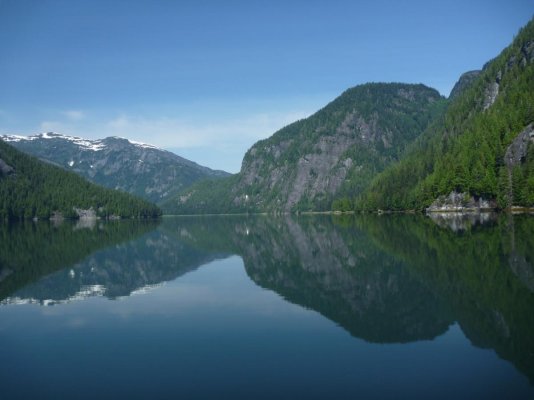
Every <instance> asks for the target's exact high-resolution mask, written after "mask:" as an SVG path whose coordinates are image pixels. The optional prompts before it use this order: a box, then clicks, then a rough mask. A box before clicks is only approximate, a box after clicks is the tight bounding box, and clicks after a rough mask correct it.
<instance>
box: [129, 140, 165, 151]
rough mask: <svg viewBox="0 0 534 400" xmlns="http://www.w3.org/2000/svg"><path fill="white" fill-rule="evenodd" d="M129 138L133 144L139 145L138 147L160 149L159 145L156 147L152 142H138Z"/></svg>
mask: <svg viewBox="0 0 534 400" xmlns="http://www.w3.org/2000/svg"><path fill="white" fill-rule="evenodd" d="M126 140H128V141H129V142H130V143H131V144H133V145H135V146H137V147H142V148H145V149H156V150H159V147H156V146H154V145H152V144H147V143H143V142H137V141H135V140H130V139H126Z"/></svg>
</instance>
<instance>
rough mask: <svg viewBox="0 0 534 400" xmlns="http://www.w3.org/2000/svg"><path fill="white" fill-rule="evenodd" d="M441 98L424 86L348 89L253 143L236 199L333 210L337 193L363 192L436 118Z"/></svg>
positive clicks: (264, 204) (235, 191) (265, 205)
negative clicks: (266, 137) (292, 122)
mask: <svg viewBox="0 0 534 400" xmlns="http://www.w3.org/2000/svg"><path fill="white" fill-rule="evenodd" d="M440 100H441V98H440V96H439V94H438V93H437V92H436V91H435V90H433V89H430V88H427V87H425V86H423V85H404V84H368V85H363V86H359V87H356V88H353V89H350V90H348V91H347V92H345V93H343V94H342V95H341V96H340V97H339V98H337V99H336V100H334V101H333V102H332V103H330V104H329V105H328V106H326V107H325V108H324V109H322V110H320V111H319V112H318V113H316V114H315V115H313V116H312V117H310V118H309V119H307V120H304V121H299V122H296V123H295V124H293V125H290V126H288V127H287V128H284V129H282V130H281V131H279V132H277V133H276V134H274V135H273V136H272V137H271V138H269V139H267V140H265V141H261V142H258V143H256V144H255V145H254V146H253V147H252V148H251V149H250V150H249V152H248V153H247V154H246V155H245V158H244V160H243V165H242V168H241V173H240V179H239V182H238V183H237V185H236V186H235V187H234V188H233V194H234V196H233V199H232V200H233V202H234V204H236V205H241V204H243V205H244V204H245V203H246V202H251V203H253V204H255V205H256V207H257V208H259V209H271V210H272V209H274V210H280V211H294V210H295V209H302V210H306V209H330V207H331V199H332V198H333V197H334V196H335V195H336V194H338V193H340V192H341V193H343V192H346V193H347V194H348V193H350V194H353V195H355V194H357V193H359V192H360V191H361V190H362V189H363V188H364V187H365V186H366V185H367V184H368V182H369V180H370V179H371V177H372V176H373V175H374V174H376V173H377V172H379V171H381V170H382V169H383V168H384V167H385V166H386V165H388V164H389V163H391V162H393V161H395V160H396V159H397V158H398V156H399V155H400V153H401V152H402V150H403V149H404V148H405V147H406V145H407V144H409V143H410V142H412V141H413V140H414V139H415V138H417V137H418V136H419V134H420V133H421V132H422V131H423V129H424V128H426V126H427V124H428V123H430V122H431V121H432V119H433V113H434V112H435V111H436V108H438V104H439V103H440ZM273 193H275V194H276V196H275V198H272V199H270V198H269V197H271V196H272V194H273ZM247 196H248V197H247Z"/></svg>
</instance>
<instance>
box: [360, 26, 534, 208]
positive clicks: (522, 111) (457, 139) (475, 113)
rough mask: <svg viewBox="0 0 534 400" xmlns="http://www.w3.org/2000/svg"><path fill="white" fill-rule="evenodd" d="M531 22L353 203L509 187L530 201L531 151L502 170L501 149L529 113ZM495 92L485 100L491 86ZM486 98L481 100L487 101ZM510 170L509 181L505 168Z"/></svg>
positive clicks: (410, 202)
mask: <svg viewBox="0 0 534 400" xmlns="http://www.w3.org/2000/svg"><path fill="white" fill-rule="evenodd" d="M533 40H534V22H533V21H531V22H530V23H529V24H528V25H527V26H526V27H525V28H523V29H522V30H521V31H520V32H519V34H518V35H517V37H516V39H515V40H514V42H513V44H512V45H511V46H510V47H508V48H507V49H505V50H504V51H503V52H502V53H501V55H500V56H499V57H497V58H496V59H494V60H492V61H491V62H490V63H488V64H487V66H486V67H485V68H484V70H483V71H482V73H481V74H480V75H479V76H478V77H477V78H476V79H475V80H474V81H473V82H472V83H471V86H470V87H469V88H467V89H464V90H463V91H462V93H460V94H459V95H458V97H455V98H454V100H453V101H452V102H451V104H450V105H449V107H448V109H447V111H446V113H445V115H444V117H443V118H441V119H439V120H438V121H437V122H435V123H434V124H432V126H431V127H430V128H429V129H427V131H426V132H425V133H424V134H423V135H422V136H421V137H420V139H418V140H417V141H416V143H415V144H414V145H413V146H412V147H411V149H410V150H409V151H408V152H407V155H406V157H404V159H402V160H401V161H400V162H399V163H396V164H394V165H392V166H391V167H389V168H388V169H386V170H385V171H384V172H383V173H382V174H380V175H379V176H377V177H376V178H375V179H374V180H373V182H372V183H371V185H370V186H369V187H368V188H367V190H366V192H365V194H364V195H363V196H362V197H361V198H359V199H358V201H357V204H356V208H358V209H377V208H381V209H389V210H401V209H422V208H424V207H427V206H428V205H430V203H431V202H432V201H433V200H434V199H436V198H437V197H438V196H439V195H444V194H448V193H450V192H451V191H453V190H455V191H458V192H465V193H469V194H470V195H473V196H475V197H485V198H492V199H497V201H498V204H499V205H500V206H501V207H505V206H507V205H508V204H507V203H508V201H507V198H508V197H509V194H511V195H512V197H513V199H514V200H513V203H514V204H515V205H523V206H529V205H532V201H531V200H532V198H531V197H530V196H531V189H530V188H531V182H532V180H531V176H532V175H531V174H530V172H529V171H531V169H530V168H531V167H530V163H531V162H532V161H531V159H532V156H529V158H528V159H527V161H526V162H523V164H522V165H520V166H518V169H517V170H516V171H513V172H512V171H507V170H506V168H507V167H506V166H505V165H504V154H505V152H506V149H507V147H508V146H509V145H510V144H511V143H512V141H513V140H514V138H515V137H516V136H517V135H518V134H519V133H520V132H521V131H522V130H524V129H525V127H526V126H527V125H528V124H530V123H531V122H533V121H534V112H533V107H534V60H533V59H534V49H533V48H532V47H533V46H532V42H533ZM496 82H498V86H499V90H498V92H499V94H498V96H497V98H496V100H495V102H494V103H493V104H491V105H490V106H489V108H488V107H484V106H485V105H486V106H488V105H489V103H487V97H488V91H489V89H490V87H491V86H492V85H494V84H495V83H496ZM485 102H486V104H485ZM508 173H513V175H514V178H513V179H512V187H510V186H509V183H507V179H506V176H507V174H508Z"/></svg>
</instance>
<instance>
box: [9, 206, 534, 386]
mask: <svg viewBox="0 0 534 400" xmlns="http://www.w3.org/2000/svg"><path fill="white" fill-rule="evenodd" d="M0 239H1V241H0V248H1V250H2V251H1V252H0V300H1V303H2V304H3V305H4V306H7V305H9V304H15V303H38V304H42V305H54V304H60V303H64V302H70V301H73V300H80V299H83V298H86V297H91V296H105V297H107V298H109V299H117V298H123V297H124V296H130V295H132V294H136V293H139V292H143V291H146V290H151V289H153V290H157V287H158V285H161V284H163V283H164V282H167V281H172V280H175V279H177V278H178V277H180V276H182V275H184V274H186V273H187V272H190V271H194V270H195V269H197V268H200V267H202V266H203V265H205V264H207V263H209V262H210V261H213V260H216V259H222V258H226V257H228V256H231V255H239V256H240V257H241V258H242V259H243V263H244V266H245V270H246V273H247V275H248V276H249V278H250V279H251V280H252V281H253V282H254V283H255V284H256V285H258V286H260V287H262V288H265V289H268V290H272V291H274V292H276V293H278V294H279V295H281V296H282V297H283V298H284V299H286V300H287V301H289V302H291V303H294V304H298V305H300V306H302V307H304V308H306V309H311V310H314V311H317V312H319V313H320V314H322V315H323V316H324V317H326V318H328V319H330V320H331V321H334V322H335V323H336V324H338V325H339V326H341V327H342V328H343V329H345V330H346V331H347V332H349V333H350V334H351V335H352V336H354V337H357V338H361V339H364V340H365V341H368V342H371V343H409V342H415V341H421V340H433V339H434V338H436V337H438V336H439V335H442V334H443V333H445V332H446V331H447V330H448V329H449V327H450V326H451V325H453V324H455V323H457V324H458V325H459V326H460V328H461V330H462V331H463V333H464V334H465V335H466V336H467V337H468V338H469V340H470V341H471V342H472V344H473V345H475V346H477V347H481V348H491V349H493V350H495V352H496V353H497V354H498V355H499V356H500V357H501V358H502V359H505V360H508V361H510V362H512V363H513V365H515V367H516V368H517V369H518V370H519V371H521V372H522V373H523V374H524V375H526V376H527V377H528V378H529V379H530V381H531V382H533V381H534V313H533V312H532V310H534V265H533V262H534V218H531V217H528V216H507V215H499V216H483V217H477V218H476V219H474V220H469V219H466V218H464V217H462V216H457V217H455V216H450V215H449V216H447V217H440V216H433V218H432V219H431V218H428V217H424V216H418V215H388V216H375V215H357V216H314V217H311V216H300V217H294V216H285V217H284V216H283V217H272V216H269V217H263V216H258V217H203V218H164V219H163V221H162V222H161V223H159V224H157V223H150V222H141V221H137V222H135V221H134V222H132V221H121V222H113V223H102V222H98V223H97V224H96V225H88V226H75V225H72V224H69V223H67V222H65V223H64V224H61V225H59V226H53V225H51V224H46V223H26V224H19V225H17V224H15V225H7V226H6V225H4V226H1V227H0Z"/></svg>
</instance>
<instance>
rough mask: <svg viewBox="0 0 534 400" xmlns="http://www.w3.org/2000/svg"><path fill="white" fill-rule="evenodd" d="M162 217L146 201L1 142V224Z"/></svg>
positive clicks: (157, 209) (157, 210) (153, 206)
mask: <svg viewBox="0 0 534 400" xmlns="http://www.w3.org/2000/svg"><path fill="white" fill-rule="evenodd" d="M159 215H161V210H160V209H159V208H158V207H156V206H155V205H153V204H151V203H149V202H148V201H146V200H142V199H140V198H137V197H135V196H132V195H130V194H128V193H124V192H119V191H116V190H112V189H107V188H104V187H102V186H100V185H96V184H94V183H91V182H88V181H87V180H85V179H84V178H82V177H80V176H79V175H77V174H75V173H73V172H69V171H65V170H63V169H62V168H59V167H57V166H55V165H51V164H48V163H45V162H43V161H40V160H38V159H37V158H35V157H32V156H30V155H27V154H25V153H23V152H21V151H19V150H17V149H15V148H14V147H13V146H10V145H9V144H7V143H5V142H4V141H2V140H0V221H2V220H5V219H7V220H13V219H26V218H45V219H47V218H51V217H55V218H64V217H67V218H78V217H90V218H94V217H103V218H118V217H121V218H122V217H136V218H138V217H157V216H159Z"/></svg>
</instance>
